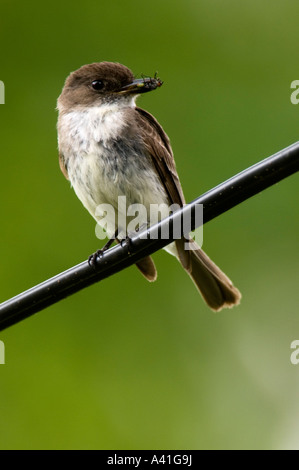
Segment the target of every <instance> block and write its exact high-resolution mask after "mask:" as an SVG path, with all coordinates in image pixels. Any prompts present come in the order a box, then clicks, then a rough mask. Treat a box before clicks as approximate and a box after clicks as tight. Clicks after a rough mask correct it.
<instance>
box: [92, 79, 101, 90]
mask: <svg viewBox="0 0 299 470" xmlns="http://www.w3.org/2000/svg"><path fill="white" fill-rule="evenodd" d="M91 86H92V88H93V89H94V90H96V91H98V90H102V88H103V87H104V83H103V82H102V80H94V81H93V82H92V84H91Z"/></svg>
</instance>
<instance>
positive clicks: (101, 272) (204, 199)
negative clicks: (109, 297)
mask: <svg viewBox="0 0 299 470" xmlns="http://www.w3.org/2000/svg"><path fill="white" fill-rule="evenodd" d="M297 171H299V142H297V143H295V144H293V145H291V146H289V147H287V148H285V149H284V150H281V151H280V152H278V153H276V154H275V155H273V156H271V157H268V158H266V159H265V160H262V161H261V162H259V163H257V164H256V165H254V166H252V167H250V168H247V169H246V170H244V171H243V172H241V173H239V174H237V175H236V176H234V177H232V178H230V179H229V180H227V181H225V182H224V183H222V184H220V185H218V186H216V187H215V188H213V189H211V190H210V191H208V192H207V193H205V194H203V195H202V196H200V197H199V198H197V199H195V200H194V201H193V202H191V203H190V204H188V205H186V206H185V207H184V208H183V209H181V210H179V211H177V212H175V213H174V214H173V215H172V216H171V217H169V218H167V219H163V220H162V221H161V222H159V224H157V225H156V226H152V227H150V228H149V229H146V230H145V231H142V232H139V233H137V234H136V235H134V236H133V237H132V238H131V239H130V241H128V240H125V241H124V242H123V243H121V244H119V245H117V246H114V247H113V248H111V249H109V250H107V251H106V252H105V254H104V255H103V256H102V257H101V258H100V259H98V261H97V263H96V267H92V266H90V265H89V263H88V261H84V262H83V263H81V264H78V265H77V266H74V267H73V268H70V269H68V270H67V271H64V272H63V273H61V274H58V275H57V276H55V277H53V278H51V279H48V280H47V281H45V282H43V283H41V284H39V285H37V286H35V287H33V288H32V289H29V290H27V291H25V292H23V293H21V294H19V295H17V296H15V297H13V298H11V299H10V300H7V301H6V302H3V303H2V304H0V331H2V330H4V329H5V328H7V327H8V326H11V325H13V324H15V323H18V322H19V321H21V320H23V319H25V318H27V317H29V316H30V315H32V314H33V313H36V312H39V311H40V310H42V309H44V308H46V307H48V306H50V305H53V304H54V303H56V302H59V301H60V300H61V299H64V298H65V297H68V296H69V295H71V294H74V293H75V292H78V291H79V290H81V289H83V288H85V287H87V286H90V285H92V284H94V283H95V282H98V281H101V280H102V279H105V278H106V277H108V276H111V275H112V274H115V273H117V272H119V271H121V270H122V269H124V268H126V267H128V266H130V265H132V264H135V263H136V262H137V261H138V260H140V259H142V258H144V257H145V256H146V255H149V254H151V253H154V252H155V251H158V250H160V249H161V248H163V247H164V246H166V245H168V244H169V243H170V242H171V241H172V240H173V238H171V235H170V238H168V239H163V238H162V239H161V238H160V239H157V238H156V236H154V235H153V234H155V235H156V233H157V230H158V232H159V233H165V232H164V230H165V228H169V233H170V234H171V233H172V229H173V227H177V223H180V224H181V225H182V221H183V217H188V216H191V221H192V222H191V230H195V229H196V228H197V226H196V225H195V207H196V205H197V204H203V214H204V221H203V223H206V222H208V221H210V220H212V219H214V218H215V217H218V216H219V215H220V214H223V213H224V212H226V211H228V210H230V209H232V208H233V207H234V206H236V205H237V204H240V203H241V202H243V201H245V200H246V199H248V198H250V197H252V196H254V195H255V194H257V193H259V192H261V191H263V190H264V189H266V188H268V187H269V186H272V185H273V184H275V183H278V182H279V181H281V180H282V179H284V178H286V177H287V176H290V175H292V174H293V173H295V172H297ZM185 220H186V219H185ZM145 232H147V238H145V237H144V233H145Z"/></svg>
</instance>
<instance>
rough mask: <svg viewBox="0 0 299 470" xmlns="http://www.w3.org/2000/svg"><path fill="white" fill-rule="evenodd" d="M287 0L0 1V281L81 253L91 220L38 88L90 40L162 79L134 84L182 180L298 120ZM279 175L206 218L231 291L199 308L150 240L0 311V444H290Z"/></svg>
mask: <svg viewBox="0 0 299 470" xmlns="http://www.w3.org/2000/svg"><path fill="white" fill-rule="evenodd" d="M298 13H299V5H298V2H296V1H295V0H287V1H282V0H274V1H271V2H270V0H264V1H263V2H259V1H257V0H251V1H248V0H247V1H243V2H238V1H236V0H227V1H226V2H223V1H220V0H213V1H208V0H196V1H195V0H185V1H184V2H183V1H179V0H172V1H169V0H165V1H164V2H161V1H157V0H152V1H151V2H143V3H142V2H139V3H138V4H136V2H133V1H132V0H127V1H126V2H121V1H119V0H116V1H114V2H111V1H110V2H107V1H94V0H90V1H89V2H88V3H86V4H83V3H79V2H77V3H74V2H69V1H66V2H64V3H63V2H58V1H57V0H53V1H51V2H50V3H48V4H47V5H46V6H45V5H44V4H43V5H41V4H40V2H37V1H30V0H29V1H28V2H19V1H18V2H14V3H12V2H8V1H7V0H2V1H1V17H0V40H1V68H0V80H2V81H3V82H4V83H5V87H6V90H5V91H6V96H5V98H6V104H5V105H2V106H0V125H1V131H0V132H1V133H0V136H1V139H0V151H1V163H0V168H1V185H0V205H1V233H0V241H1V242H0V258H1V269H0V285H1V291H0V292H1V300H6V299H7V298H9V297H11V296H13V295H15V294H18V293H19V292H21V291H23V290H25V289H27V288H30V287H32V286H34V285H35V284H37V283H39V282H41V281H43V280H45V279H47V278H49V277H51V276H53V275H55V274H57V273H59V272H61V271H62V270H64V269H67V268H68V267H71V266H72V265H74V264H77V263H79V262H81V261H82V260H84V259H86V258H87V257H88V255H89V254H90V253H92V252H93V251H95V249H97V248H99V244H98V240H97V239H96V238H95V235H94V229H95V224H94V221H93V220H92V218H91V217H90V216H89V214H88V213H87V212H86V211H85V209H84V208H83V207H82V206H81V204H80V202H79V201H78V200H77V198H76V196H75V194H74V193H73V191H72V190H71V189H70V187H69V183H68V182H66V180H64V178H63V176H62V174H61V173H60V170H59V166H58V158H57V143H56V119H57V113H56V111H55V106H56V99H57V97H58V95H59V93H60V91H61V88H62V86H63V82H64V79H65V78H66V76H67V75H68V74H69V72H70V71H72V70H75V69H76V68H78V67H79V66H81V65H83V64H85V63H90V62H95V61H101V60H109V61H117V62H121V63H124V64H125V65H127V66H128V67H130V68H131V69H132V70H133V71H134V73H136V75H137V74H139V75H140V74H141V73H145V74H153V73H154V72H155V71H156V70H157V71H158V72H159V75H160V76H161V78H162V79H163V80H164V85H163V87H162V88H161V89H160V90H157V91H156V92H155V93H152V94H150V95H146V96H144V97H141V98H140V100H139V105H140V106H141V107H144V108H145V109H147V110H148V111H150V112H152V113H153V114H154V115H155V116H156V117H157V118H158V119H159V121H160V122H161V124H162V125H163V126H164V128H165V130H166V132H167V133H168V134H169V136H170V138H171V141H172V144H173V149H174V153H175V156H176V162H177V167H178V170H179V174H180V177H181V181H182V184H183V187H184V192H185V196H186V199H187V200H189V201H190V200H192V199H194V198H195V197H196V196H198V195H200V194H201V193H203V192H204V191H206V190H208V189H209V188H211V187H213V186H214V185H216V184H218V183H220V182H221V181H224V180H225V179H227V178H228V177H230V176H232V175H234V174H235V173H237V172H238V171H241V170H243V169H244V168H246V167H248V166H250V165H251V164H254V163H255V162H257V161H259V160H260V159H262V158H265V157H267V156H268V155H271V154H272V153H275V152H277V151H279V150H280V149H282V148H284V147H286V146H288V145H290V144H291V143H293V142H295V141H297V140H298V113H299V106H295V105H292V104H291V102H290V94H291V90H290V83H291V82H292V81H293V80H295V79H299V64H298V60H297V56H298V52H297V49H298V47H297V45H298V37H299V32H298V20H297V19H298ZM298 196H299V186H298V177H297V176H296V175H295V176H293V177H290V178H288V179H286V180H285V181H283V182H281V183H280V184H278V185H276V186H275V187H272V188H270V189H268V190H267V191H265V192H263V193H262V194H260V195H258V196H256V197H254V198H252V199H251V200H249V201H247V202H245V203H243V204H242V205H240V206H238V207H237V208H235V209H233V210H231V211H230V212H229V213H226V214H224V215H223V216H221V217H219V218H218V219H217V220H215V221H213V222H210V223H209V224H207V226H205V229H204V248H205V250H206V251H207V252H208V253H209V255H210V256H211V257H212V258H213V259H214V260H215V261H216V262H217V263H218V264H219V266H221V267H222V268H223V270H224V271H225V272H227V274H228V275H229V276H230V277H231V278H232V279H233V281H234V282H235V284H236V285H237V286H238V287H239V288H240V290H241V291H242V294H243V301H242V305H241V306H240V307H239V308H236V309H233V310H231V311H225V312H222V313H221V314H216V315H215V314H213V313H211V312H210V311H209V310H208V308H207V307H206V306H205V305H204V303H203V302H202V300H201V298H200V297H199V295H198V293H197V292H196V290H195V288H194V286H193V285H192V283H191V282H190V280H189V278H188V276H186V275H185V273H184V272H183V270H182V269H181V268H180V266H179V264H178V263H177V262H176V261H175V260H174V259H172V258H171V257H170V256H169V255H167V254H166V253H164V252H162V253H157V254H156V255H155V256H154V258H155V261H156V264H157V266H158V272H159V277H158V280H157V282H156V283H154V284H152V285H151V284H149V283H147V282H146V281H145V280H144V279H143V278H142V276H140V274H139V272H138V271H137V269H136V268H135V267H132V268H130V269H127V270H126V271H123V272H121V273H120V274H118V275H115V276H113V277H111V278H109V279H107V280H106V281H104V282H102V283H100V284H98V285H95V286H93V287H91V288H88V289H86V290H84V291H82V292H80V293H78V294H77V295H75V296H73V297H71V298H68V299H66V300H64V301H62V302H60V303H59V304H57V305H55V306H53V307H51V308H49V309H47V310H45V311H43V312H40V313H38V314H36V315H35V316H33V317H31V318H30V319H27V320H26V321H24V322H22V323H20V324H18V325H16V326H14V327H12V328H10V329H8V330H5V331H4V332H3V333H1V335H0V339H1V340H2V341H4V342H5V347H6V364H5V365H2V366H1V365H0V422H1V427H0V448H1V449H91V448H95V449H165V448H167V449H178V448H179V449H215V448H221V449H229V448H235V449H239V448H244V449H245V448H255V449H262V448H298V447H299V444H298V442H299V439H298V435H299V419H298V418H299V410H298V404H297V397H298V393H299V365H298V366H297V367H296V366H294V365H292V364H291V362H290V354H291V350H290V344H291V342H292V341H293V340H294V339H299V310H298V304H299V291H298V273H299V262H298V252H297V246H298V235H299V220H298Z"/></svg>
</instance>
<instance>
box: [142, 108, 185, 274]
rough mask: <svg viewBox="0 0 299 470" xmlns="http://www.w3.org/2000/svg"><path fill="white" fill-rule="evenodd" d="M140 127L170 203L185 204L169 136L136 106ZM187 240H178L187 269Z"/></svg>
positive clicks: (149, 115) (178, 247)
mask: <svg viewBox="0 0 299 470" xmlns="http://www.w3.org/2000/svg"><path fill="white" fill-rule="evenodd" d="M135 110H136V121H137V125H138V129H139V131H140V132H141V137H142V140H143V142H144V144H145V146H146V148H147V150H148V152H149V154H150V156H151V158H152V162H153V165H154V167H155V169H156V171H157V173H158V175H159V177H160V179H161V182H162V184H163V186H164V188H165V191H166V193H167V195H168V197H169V202H170V204H173V203H174V204H179V205H180V206H183V204H184V203H185V198H184V194H183V190H182V187H181V183H180V180H179V176H178V173H177V170H176V166H175V161H174V157H173V153H172V149H171V145H170V141H169V138H168V136H167V135H166V134H165V132H164V130H163V129H162V127H161V126H160V124H159V123H158V121H157V120H156V119H155V118H154V117H153V116H152V115H151V114H150V113H148V112H147V111H144V109H141V108H138V107H136V108H135ZM184 243H185V240H184V239H182V240H177V241H176V247H177V250H178V254H179V258H180V261H181V263H182V264H183V266H184V268H185V269H188V268H189V266H190V256H189V255H190V254H189V252H188V251H185V250H184Z"/></svg>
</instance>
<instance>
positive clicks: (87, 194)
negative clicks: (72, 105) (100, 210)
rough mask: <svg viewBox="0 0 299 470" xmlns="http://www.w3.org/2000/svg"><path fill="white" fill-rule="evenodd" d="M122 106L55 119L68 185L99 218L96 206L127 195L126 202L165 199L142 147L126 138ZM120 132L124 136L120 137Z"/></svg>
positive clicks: (91, 110)
mask: <svg viewBox="0 0 299 470" xmlns="http://www.w3.org/2000/svg"><path fill="white" fill-rule="evenodd" d="M126 126H127V123H126V120H125V108H121V107H119V106H117V107H116V106H114V107H113V105H110V106H103V105H102V106H100V107H91V108H87V109H82V110H75V111H72V112H70V113H67V114H62V115H61V116H60V118H59V125H58V134H59V149H60V152H61V153H62V154H63V156H64V159H65V163H66V166H67V170H68V176H69V179H70V181H71V184H72V186H73V188H74V190H75V192H76V194H77V196H78V198H79V199H80V200H81V202H82V203H83V205H84V206H85V207H86V209H87V210H88V211H89V212H90V213H91V215H92V216H93V217H94V218H95V219H96V220H97V215H96V212H97V207H98V205H100V204H107V203H108V204H111V205H112V206H113V207H114V208H115V209H117V205H118V197H119V196H124V195H125V196H126V197H127V205H129V204H134V203H141V204H144V205H145V206H147V208H148V209H149V205H150V204H160V203H162V202H166V201H167V197H166V194H165V191H164V188H163V186H162V184H161V181H160V180H159V177H158V175H157V173H156V171H155V169H154V167H153V165H152V164H151V162H150V160H149V157H148V155H146V154H145V150H144V148H143V146H142V145H141V144H140V145H139V146H138V144H137V143H136V142H137V139H136V142H135V141H132V142H131V141H130V140H129V139H126V138H125V132H126ZM122 135H123V138H122V137H121V136H122Z"/></svg>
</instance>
